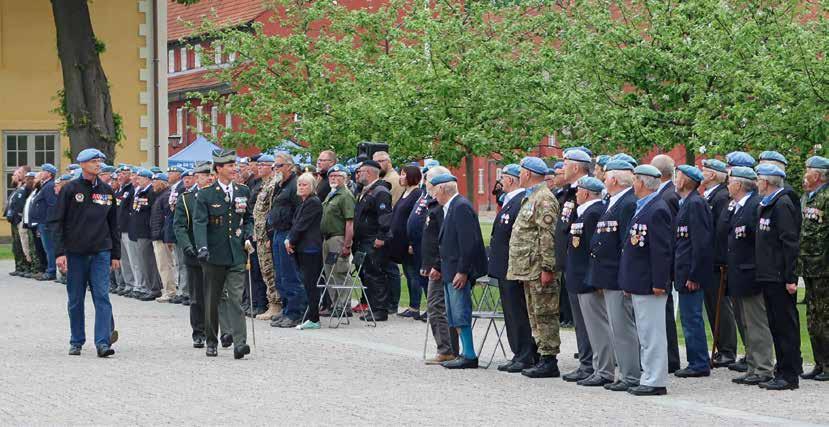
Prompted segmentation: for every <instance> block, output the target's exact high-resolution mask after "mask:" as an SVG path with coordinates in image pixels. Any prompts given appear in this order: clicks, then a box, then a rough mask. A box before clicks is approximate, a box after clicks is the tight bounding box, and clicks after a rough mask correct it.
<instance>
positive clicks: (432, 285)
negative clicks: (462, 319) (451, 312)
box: [426, 280, 460, 355]
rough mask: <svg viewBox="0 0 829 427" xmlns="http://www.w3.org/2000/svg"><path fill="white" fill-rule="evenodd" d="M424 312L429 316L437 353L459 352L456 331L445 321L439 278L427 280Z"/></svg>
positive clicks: (456, 353)
mask: <svg viewBox="0 0 829 427" xmlns="http://www.w3.org/2000/svg"><path fill="white" fill-rule="evenodd" d="M426 314H427V316H428V318H429V327H431V328H432V336H433V337H435V343H436V344H437V347H438V354H442V355H458V354H460V348H459V347H460V346H459V343H458V333H457V331H455V329H454V328H450V327H449V323H448V322H447V321H446V298H445V296H444V289H443V282H442V281H440V280H438V281H432V280H430V281H429V287H428V289H427V290H426Z"/></svg>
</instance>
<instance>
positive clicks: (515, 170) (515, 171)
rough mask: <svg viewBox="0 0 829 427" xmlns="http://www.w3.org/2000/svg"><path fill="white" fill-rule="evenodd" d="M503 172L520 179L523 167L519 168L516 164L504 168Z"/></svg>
mask: <svg viewBox="0 0 829 427" xmlns="http://www.w3.org/2000/svg"><path fill="white" fill-rule="evenodd" d="M502 171H503V172H504V173H505V174H507V175H511V176H514V177H518V176H520V175H521V166H518V165H516V164H515V163H510V164H508V165H506V166H504V169H503V170H502Z"/></svg>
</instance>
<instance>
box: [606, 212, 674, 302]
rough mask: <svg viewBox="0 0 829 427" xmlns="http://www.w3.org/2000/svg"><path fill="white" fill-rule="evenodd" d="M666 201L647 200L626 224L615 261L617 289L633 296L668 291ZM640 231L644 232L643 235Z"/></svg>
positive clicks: (669, 247)
mask: <svg viewBox="0 0 829 427" xmlns="http://www.w3.org/2000/svg"><path fill="white" fill-rule="evenodd" d="M671 225H672V219H671V211H670V209H669V208H668V204H667V203H665V200H663V199H662V198H661V197H656V198H654V199H653V200H650V201H649V202H648V203H647V204H646V205H645V206H644V207H643V208H642V210H641V211H639V214H638V215H634V216H633V218H631V220H630V226H628V235H627V237H626V239H627V241H626V242H624V243H623V247H622V257H621V259H620V262H619V288H620V289H622V290H623V291H627V292H630V293H632V294H637V295H651V294H653V289H654V288H655V289H665V290H666V291H670V289H669V286H670V284H671V260H672V256H673V255H672V254H673V247H672V245H673V241H674V233H673V230H672V229H671ZM643 233H644V234H643Z"/></svg>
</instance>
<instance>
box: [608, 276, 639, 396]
mask: <svg viewBox="0 0 829 427" xmlns="http://www.w3.org/2000/svg"><path fill="white" fill-rule="evenodd" d="M604 302H605V306H606V308H607V319H608V321H609V323H610V330H611V332H612V335H611V337H612V339H613V353H614V355H615V356H616V363H617V364H618V365H619V377H618V379H619V380H620V381H624V382H625V383H627V384H628V385H639V379H640V378H641V377H642V368H641V364H640V363H641V362H640V359H639V335H637V333H636V316H635V315H634V313H633V299H632V298H631V297H630V296H625V293H624V291H614V290H609V289H605V290H604Z"/></svg>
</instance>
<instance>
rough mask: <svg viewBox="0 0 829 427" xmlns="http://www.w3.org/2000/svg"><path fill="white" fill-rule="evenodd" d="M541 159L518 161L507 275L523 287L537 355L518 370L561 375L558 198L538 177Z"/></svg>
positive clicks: (541, 172)
mask: <svg viewBox="0 0 829 427" xmlns="http://www.w3.org/2000/svg"><path fill="white" fill-rule="evenodd" d="M546 174H547V165H546V164H545V163H544V161H543V160H541V159H539V158H538V157H525V158H524V159H523V160H522V161H521V173H520V178H519V181H520V185H521V187H523V188H526V192H525V193H524V199H523V200H522V201H521V208H520V209H519V211H518V215H517V217H516V220H515V223H514V224H513V226H512V234H511V235H510V248H509V266H508V267H507V277H506V278H507V280H516V281H518V282H519V283H520V284H521V286H522V287H523V288H524V297H525V298H526V300H527V312H528V315H529V320H530V328H531V329H532V334H533V337H534V338H535V342H536V344H537V345H538V353H539V354H540V355H541V357H540V359H539V360H538V362H537V363H536V364H535V366H533V367H531V368H527V369H524V370H523V371H521V375H524V376H526V377H530V378H554V377H558V376H559V375H561V373H560V372H559V369H558V359H557V356H558V353H559V352H560V350H561V349H560V347H561V336H560V335H559V318H558V316H559V312H558V310H559V301H560V290H561V288H560V286H561V285H560V282H559V281H558V280H557V277H556V276H557V275H558V271H557V270H556V256H555V255H556V252H555V241H554V239H553V237H554V236H555V230H556V218H558V215H559V209H558V202H557V201H556V199H555V197H554V196H553V193H552V192H551V191H550V189H549V188H547V185H546V184H545V183H544V176H545V175H546Z"/></svg>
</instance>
